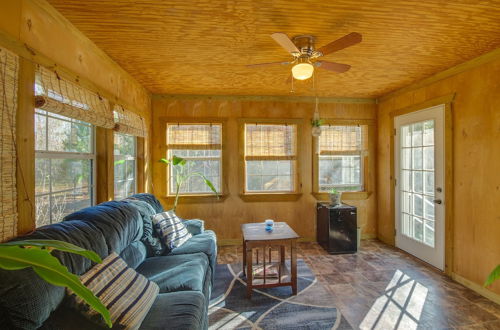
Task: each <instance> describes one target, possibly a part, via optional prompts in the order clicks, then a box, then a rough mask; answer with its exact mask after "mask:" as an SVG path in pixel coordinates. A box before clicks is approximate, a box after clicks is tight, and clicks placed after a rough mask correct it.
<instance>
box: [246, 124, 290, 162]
mask: <svg viewBox="0 0 500 330" xmlns="http://www.w3.org/2000/svg"><path fill="white" fill-rule="evenodd" d="M296 134H297V126H296V125H294V124H292V125H288V124H279V125H277V124H245V160H295V159H296Z"/></svg>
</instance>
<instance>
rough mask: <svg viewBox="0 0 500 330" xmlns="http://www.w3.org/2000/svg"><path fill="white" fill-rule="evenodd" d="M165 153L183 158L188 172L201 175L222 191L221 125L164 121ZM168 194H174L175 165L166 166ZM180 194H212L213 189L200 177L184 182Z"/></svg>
mask: <svg viewBox="0 0 500 330" xmlns="http://www.w3.org/2000/svg"><path fill="white" fill-rule="evenodd" d="M167 153H168V155H167V156H168V158H169V159H171V158H172V157H173V156H174V155H175V156H177V157H181V158H184V159H186V160H187V161H188V162H187V165H186V166H188V171H190V172H198V173H201V174H203V175H204V176H205V177H206V178H207V179H208V180H210V181H211V182H212V183H213V185H214V187H215V189H216V190H217V191H218V192H220V191H221V190H220V189H221V186H222V184H221V173H222V124H220V123H212V124H208V123H207V124H204V123H196V124H178V123H175V124H174V123H171V124H167ZM168 168H169V183H170V184H169V185H168V195H175V192H176V191H175V190H176V181H175V175H176V173H175V171H176V169H175V167H174V166H169V167H168ZM179 194H180V195H209V194H210V195H211V194H213V192H212V191H211V190H210V188H209V187H208V186H207V185H206V184H205V182H204V181H203V179H202V178H201V177H199V176H192V177H191V178H190V179H189V180H188V181H186V182H185V183H184V185H183V186H182V187H181V190H180V191H179Z"/></svg>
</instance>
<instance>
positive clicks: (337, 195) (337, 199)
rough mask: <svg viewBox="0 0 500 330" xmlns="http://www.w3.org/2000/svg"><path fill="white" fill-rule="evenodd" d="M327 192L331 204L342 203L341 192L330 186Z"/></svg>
mask: <svg viewBox="0 0 500 330" xmlns="http://www.w3.org/2000/svg"><path fill="white" fill-rule="evenodd" d="M328 193H329V194H330V201H331V204H332V205H340V204H341V203H342V201H341V196H342V192H340V191H338V190H337V189H335V188H332V189H330V191H329V192H328Z"/></svg>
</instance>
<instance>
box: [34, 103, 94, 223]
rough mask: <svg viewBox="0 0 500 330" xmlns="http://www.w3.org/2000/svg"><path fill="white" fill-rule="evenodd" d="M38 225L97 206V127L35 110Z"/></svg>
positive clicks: (53, 221) (59, 219) (56, 220)
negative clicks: (95, 174) (95, 170)
mask: <svg viewBox="0 0 500 330" xmlns="http://www.w3.org/2000/svg"><path fill="white" fill-rule="evenodd" d="M35 158H36V159H35V196H36V201H35V204H36V225H37V226H43V225H46V224H51V223H55V222H59V221H61V220H62V218H63V217H64V216H65V215H67V214H69V213H72V212H74V211H77V210H80V209H81V208H84V207H87V206H91V205H93V203H94V164H95V154H94V127H93V126H92V125H91V124H88V123H85V122H82V121H79V120H75V119H71V118H68V117H64V116H61V115H58V114H54V113H51V112H47V111H45V110H41V109H36V112H35Z"/></svg>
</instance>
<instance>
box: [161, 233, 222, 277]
mask: <svg viewBox="0 0 500 330" xmlns="http://www.w3.org/2000/svg"><path fill="white" fill-rule="evenodd" d="M198 252H202V253H204V254H205V255H206V256H207V257H208V260H209V262H210V268H211V269H212V277H213V276H214V275H215V266H216V265H217V237H216V236H215V233H214V232H213V231H211V230H205V231H204V232H203V233H202V234H199V235H195V236H193V237H191V238H190V239H189V240H188V241H187V242H186V243H184V244H183V245H182V246H180V247H178V248H176V249H173V250H172V251H170V253H169V254H168V255H169V256H172V255H190V254H192V253H198ZM212 280H213V279H212ZM212 282H213V281H212Z"/></svg>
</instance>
